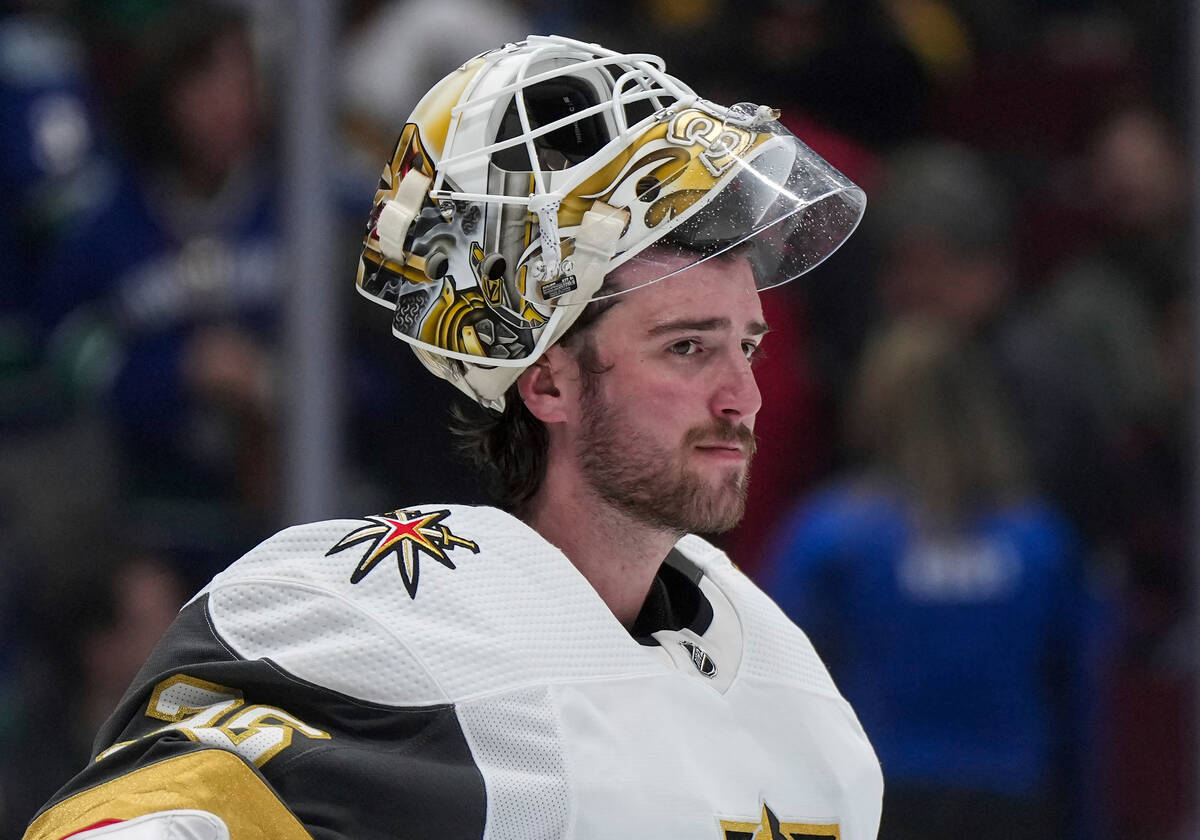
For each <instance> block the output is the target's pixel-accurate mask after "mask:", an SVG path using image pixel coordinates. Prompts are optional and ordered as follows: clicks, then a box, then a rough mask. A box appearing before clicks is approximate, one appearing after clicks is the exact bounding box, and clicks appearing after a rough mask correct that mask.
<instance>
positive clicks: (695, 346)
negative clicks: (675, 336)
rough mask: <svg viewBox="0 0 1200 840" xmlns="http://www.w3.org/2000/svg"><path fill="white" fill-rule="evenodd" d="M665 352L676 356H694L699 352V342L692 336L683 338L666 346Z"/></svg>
mask: <svg viewBox="0 0 1200 840" xmlns="http://www.w3.org/2000/svg"><path fill="white" fill-rule="evenodd" d="M667 352H669V353H674V354H675V355H676V356H694V355H696V354H697V353H699V352H700V342H699V341H698V340H697V339H694V338H685V339H683V340H682V341H676V342H675V343H674V344H672V345H671V346H670V347H668V348H667Z"/></svg>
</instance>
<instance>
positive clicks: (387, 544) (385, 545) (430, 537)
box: [325, 510, 479, 599]
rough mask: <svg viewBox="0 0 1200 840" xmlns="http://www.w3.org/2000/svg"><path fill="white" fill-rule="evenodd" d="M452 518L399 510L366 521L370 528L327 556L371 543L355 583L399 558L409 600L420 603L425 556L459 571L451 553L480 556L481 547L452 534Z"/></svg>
mask: <svg viewBox="0 0 1200 840" xmlns="http://www.w3.org/2000/svg"><path fill="white" fill-rule="evenodd" d="M449 515H450V511H448V510H436V511H434V512H433V513H421V511H419V510H395V511H392V512H391V513H388V514H384V515H381V516H368V517H365V519H366V522H367V524H366V525H364V526H362V527H361V528H356V529H355V530H353V531H351V532H350V533H349V534H347V535H346V536H344V537H342V538H341V539H340V540H338V542H337V544H336V545H335V546H334V547H333V548H331V549H329V551H327V552H325V556H326V557H329V556H331V555H334V554H337V553H338V552H340V551H345V550H346V549H348V548H351V547H353V546H356V545H362V544H363V543H370V546H369V547H368V548H367V551H366V553H365V554H364V555H363V557H362V560H360V561H359V562H358V565H357V566H356V567H355V569H354V571H353V573H351V575H350V582H351V583H358V582H359V581H360V580H362V579H363V578H364V577H366V575H367V573H368V572H370V571H371V570H372V569H373V568H375V567H376V566H377V565H379V562H380V561H381V560H383V559H384V558H385V557H387V556H388V555H389V554H395V555H396V566H397V567H398V568H399V570H400V579H401V580H402V581H403V582H404V588H405V590H406V591H407V592H408V597H409V598H412V599H416V597H417V584H418V583H419V582H420V578H421V555H422V554H424V555H426V556H428V557H432V558H433V559H434V560H436V561H437V562H439V563H441V564H442V565H443V566H445V567H446V568H447V569H453V568H456V567H455V565H454V561H453V560H451V559H450V558H449V557H448V556H447V555H446V552H447V551H451V550H453V549H456V548H465V549H468V550H469V551H470V552H471V553H472V554H478V553H479V544H478V543H476V542H473V541H472V540H466V539H463V538H462V537H459V536H457V535H455V534H453V533H451V532H450V529H449V528H448V527H446V525H445V524H443V520H444V519H446V517H448V516H449Z"/></svg>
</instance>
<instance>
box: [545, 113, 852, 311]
mask: <svg viewBox="0 0 1200 840" xmlns="http://www.w3.org/2000/svg"><path fill="white" fill-rule="evenodd" d="M754 107H755V106H735V108H733V109H731V112H732V113H733V114H735V115H736V114H737V113H738V109H739V108H740V109H743V111H744V110H745V109H753V108H754ZM711 135H712V137H710V138H705V139H707V140H709V143H708V145H707V146H706V147H704V150H703V152H702V153H701V154H699V155H697V156H696V157H694V158H693V159H692V160H691V162H689V163H688V164H687V165H686V166H684V167H683V168H682V169H679V170H678V171H676V172H674V173H671V174H670V175H669V176H668V180H666V181H665V182H663V183H659V182H658V181H657V179H656V178H655V177H654V176H653V175H646V174H642V172H643V170H644V169H645V168H646V167H642V168H639V167H637V166H636V165H635V166H631V167H630V168H629V172H630V175H631V176H633V177H635V178H636V179H637V182H638V183H637V186H639V187H641V189H640V190H637V191H636V192H635V193H634V195H635V198H634V200H633V201H630V202H628V204H627V205H626V208H625V209H628V210H629V211H630V216H631V217H630V220H629V224H628V227H627V229H626V232H625V234H624V235H623V236H622V237H621V240H620V241H619V242H618V245H617V248H618V250H617V253H616V254H615V255H614V257H613V258H612V260H611V261H610V262H609V263H608V266H607V271H608V275H609V276H608V277H607V278H606V281H605V283H604V284H603V285H602V286H601V287H600V289H599V290H598V291H597V292H595V293H594V294H592V295H591V296H590V297H588V298H586V299H580V298H578V297H576V298H575V299H573V300H569V301H561V303H562V304H565V305H571V304H580V303H586V302H587V301H588V300H595V299H599V298H603V297H610V296H612V295H614V294H623V293H626V292H629V291H632V290H633V289H637V288H640V287H642V286H645V285H648V284H649V283H653V282H656V281H658V280H661V279H664V278H666V277H670V276H673V275H676V274H679V273H680V272H683V271H686V270H687V269H688V268H690V267H691V266H693V265H695V264H697V263H699V262H702V261H704V260H706V259H709V258H711V257H714V256H717V255H719V254H724V253H726V252H729V251H731V250H734V249H736V251H737V253H738V254H740V255H744V256H745V257H746V258H747V259H748V260H749V262H750V265H751V267H752V268H753V270H754V275H755V282H756V284H757V287H758V289H759V290H760V291H761V290H763V289H769V288H771V287H773V286H778V285H780V284H782V283H786V282H788V281H789V280H793V279H795V278H797V277H799V276H800V275H801V274H804V273H805V272H806V271H808V270H809V269H811V268H813V267H814V266H816V265H818V264H819V263H821V262H822V261H823V260H824V259H825V258H826V257H828V256H829V255H830V254H832V253H833V252H834V251H836V250H837V249H838V248H839V247H840V246H841V244H842V243H843V242H845V241H846V239H847V238H849V236H850V235H851V234H852V233H853V232H854V230H855V228H856V227H857V226H858V223H859V221H860V220H861V219H862V216H863V212H864V210H865V208H866V195H865V194H864V193H863V191H862V190H861V189H860V188H859V187H858V186H856V185H855V184H854V183H853V182H852V181H850V180H849V179H848V178H847V177H846V176H844V175H843V174H842V173H840V172H838V171H837V170H836V169H834V168H833V167H832V166H830V165H829V163H827V162H826V161H825V160H824V159H823V158H821V157H820V155H818V154H817V153H816V152H814V151H813V150H812V149H810V148H809V147H808V146H807V145H805V144H804V143H803V142H801V141H800V140H799V139H798V138H797V137H796V136H795V135H793V134H792V133H791V132H790V131H788V130H787V129H786V128H784V127H783V126H782V125H781V124H780V123H779V122H778V121H776V120H768V121H764V122H761V123H757V124H754V125H753V126H752V127H744V126H738V125H737V124H736V123H733V122H726V123H725V124H724V125H721V126H720V128H719V129H717V130H713V131H712V132H711ZM712 138H715V139H712ZM650 145H651V144H648V146H650ZM658 145H659V146H662V144H661V143H660V144H658ZM643 148H644V149H646V151H645V154H644V157H646V158H654V157H655V155H656V154H661V152H662V149H661V148H647V147H643ZM667 150H668V151H669V147H668V148H667ZM653 162H654V161H653V160H652V161H651V163H650V164H648V165H647V166H649V165H652V164H653ZM658 171H660V172H661V171H662V167H661V166H660V167H659V168H658ZM614 212H621V210H620V209H618V210H616V211H614ZM647 249H650V250H651V251H652V252H653V253H652V254H650V253H645V254H644V252H647ZM638 255H643V257H644V258H640V259H638V260H637V269H636V270H629V271H617V269H619V268H620V267H621V266H622V265H623V264H625V263H626V262H627V261H629V260H631V259H632V258H634V257H635V256H638ZM655 266H656V267H657V268H655Z"/></svg>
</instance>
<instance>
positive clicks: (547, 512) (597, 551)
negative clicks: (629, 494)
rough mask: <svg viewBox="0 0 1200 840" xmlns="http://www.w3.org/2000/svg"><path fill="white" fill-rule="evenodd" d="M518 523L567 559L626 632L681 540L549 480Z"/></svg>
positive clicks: (577, 489)
mask: <svg viewBox="0 0 1200 840" xmlns="http://www.w3.org/2000/svg"><path fill="white" fill-rule="evenodd" d="M523 519H524V520H525V523H526V524H527V525H529V527H531V528H533V529H534V530H535V531H537V532H538V533H539V534H541V535H542V536H543V537H544V538H545V539H546V540H547V541H548V542H550V543H551V544H553V545H555V546H557V547H558V548H559V550H561V551H562V552H563V553H564V554H565V555H567V558H568V559H569V560H570V561H571V563H572V564H573V565H574V566H575V568H577V569H579V571H580V573H581V574H582V575H583V576H584V577H585V578H587V581H588V583H590V584H591V585H592V587H593V588H594V589H595V590H596V592H597V593H598V594H599V595H600V597H601V598H602V599H603V600H604V603H605V604H607V605H608V608H609V609H610V610H612V612H613V615H614V616H616V618H617V620H618V621H620V622H621V623H622V624H623V625H625V627H632V626H633V622H634V620H635V619H637V616H638V612H639V611H640V610H641V608H642V604H643V603H644V602H645V600H646V594H647V593H648V592H649V591H650V585H651V583H653V581H654V576H655V575H656V574H657V573H658V568H659V566H661V565H662V562H663V560H664V558H666V556H667V554H668V553H669V552H670V550H671V547H672V546H673V545H674V544H675V542H676V541H677V540H678V539H679V537H680V536H681V535H680V534H676V533H673V532H670V531H663V530H661V529H659V528H655V527H651V526H648V525H646V524H645V523H644V522H641V521H639V520H637V519H635V518H634V517H631V516H629V515H628V514H626V513H624V512H622V511H620V510H617V509H616V508H613V507H612V506H611V505H610V504H608V503H607V502H605V501H604V500H603V499H601V498H599V497H598V496H597V495H596V494H595V493H594V492H592V491H590V490H589V489H587V488H583V487H580V486H562V483H561V482H555V481H553V480H551V479H550V476H549V475H548V476H547V481H546V482H545V483H544V484H543V486H542V488H541V490H540V491H539V492H538V494H537V496H535V497H534V499H533V500H532V502H531V504H530V506H529V507H528V509H527V511H526V513H525V515H524V516H523Z"/></svg>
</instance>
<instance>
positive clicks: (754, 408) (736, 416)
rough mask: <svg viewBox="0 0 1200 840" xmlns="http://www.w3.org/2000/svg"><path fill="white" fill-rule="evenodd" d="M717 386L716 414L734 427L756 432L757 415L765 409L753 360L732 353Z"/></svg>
mask: <svg viewBox="0 0 1200 840" xmlns="http://www.w3.org/2000/svg"><path fill="white" fill-rule="evenodd" d="M714 384H715V388H714V390H713V393H712V403H711V409H712V413H713V414H714V415H715V416H718V417H722V418H724V419H725V420H728V421H730V422H731V423H744V424H746V425H747V426H750V427H751V428H753V423H754V415H756V414H757V413H758V410H759V409H760V408H762V394H761V393H760V392H759V390H758V381H757V380H756V379H755V376H754V369H753V368H752V367H751V366H750V360H749V359H747V358H746V357H745V356H744V355H743V354H742V353H741V351H740V350H739V351H738V352H735V353H731V354H730V358H729V360H728V361H727V362H726V363H725V364H724V365H723V366H722V369H721V370H720V371H719V372H718V374H717V379H716V382H715V383H714Z"/></svg>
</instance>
